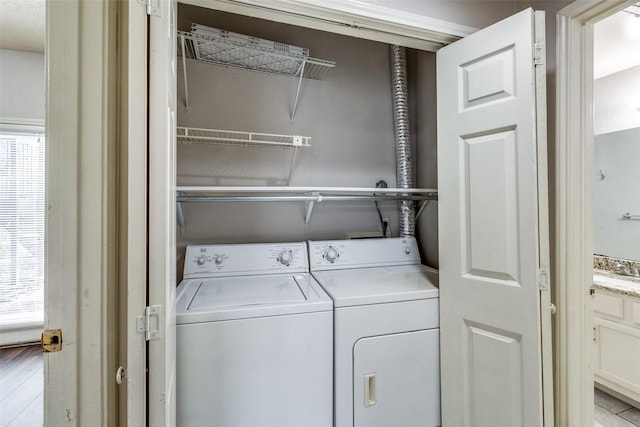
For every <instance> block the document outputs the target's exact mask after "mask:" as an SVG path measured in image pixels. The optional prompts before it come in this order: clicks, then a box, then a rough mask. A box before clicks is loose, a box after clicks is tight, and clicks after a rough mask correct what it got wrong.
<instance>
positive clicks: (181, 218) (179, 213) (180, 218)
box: [176, 193, 185, 229]
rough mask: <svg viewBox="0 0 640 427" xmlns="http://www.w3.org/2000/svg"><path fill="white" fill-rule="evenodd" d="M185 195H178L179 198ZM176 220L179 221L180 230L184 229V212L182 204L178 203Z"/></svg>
mask: <svg viewBox="0 0 640 427" xmlns="http://www.w3.org/2000/svg"><path fill="white" fill-rule="evenodd" d="M183 195H184V194H181V193H178V196H183ZM176 218H177V220H178V225H179V226H180V228H181V229H182V228H184V226H185V221H184V211H183V210H182V202H176Z"/></svg>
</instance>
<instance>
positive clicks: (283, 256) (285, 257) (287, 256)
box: [278, 251, 293, 265]
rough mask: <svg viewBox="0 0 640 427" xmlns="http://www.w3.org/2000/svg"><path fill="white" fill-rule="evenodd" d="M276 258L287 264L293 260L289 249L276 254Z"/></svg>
mask: <svg viewBox="0 0 640 427" xmlns="http://www.w3.org/2000/svg"><path fill="white" fill-rule="evenodd" d="M278 259H279V260H280V264H284V265H289V264H291V261H293V254H292V253H291V252H289V251H282V252H280V255H278Z"/></svg>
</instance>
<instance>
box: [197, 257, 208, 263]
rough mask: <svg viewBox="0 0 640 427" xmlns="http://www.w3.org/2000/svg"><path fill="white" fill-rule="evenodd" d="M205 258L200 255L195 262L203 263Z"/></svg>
mask: <svg viewBox="0 0 640 427" xmlns="http://www.w3.org/2000/svg"><path fill="white" fill-rule="evenodd" d="M206 260H207V259H206V258H205V257H204V255H200V256H199V257H198V259H197V260H196V264H198V265H204V263H205V261H206Z"/></svg>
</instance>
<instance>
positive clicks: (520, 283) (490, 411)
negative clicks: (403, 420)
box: [437, 9, 552, 427]
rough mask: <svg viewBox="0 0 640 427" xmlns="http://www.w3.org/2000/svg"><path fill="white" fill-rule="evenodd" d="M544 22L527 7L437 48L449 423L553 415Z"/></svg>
mask: <svg viewBox="0 0 640 427" xmlns="http://www.w3.org/2000/svg"><path fill="white" fill-rule="evenodd" d="M537 21H538V22H537ZM536 23H537V25H536ZM536 27H541V28H542V29H544V15H543V14H542V13H539V12H534V11H533V10H531V9H528V10H525V11H523V12H521V13H518V14H516V15H514V16H512V17H510V18H507V19H505V20H504V21H501V22H499V23H497V24H495V25H493V26H491V27H488V28H486V29H483V30H482V31H479V32H477V33H475V34H473V35H471V36H469V37H466V38H464V39H462V40H460V41H458V42H456V43H453V44H451V45H449V46H447V47H445V48H443V49H441V50H440V51H439V52H438V54H437V76H438V186H439V201H438V205H439V215H438V216H439V241H440V295H441V310H440V312H441V358H442V373H441V376H442V425H445V426H486V427H511V426H523V427H524V426H542V425H546V426H549V425H551V423H552V417H551V416H548V415H549V414H548V415H547V416H544V413H545V412H547V413H549V412H552V409H551V408H550V407H549V405H547V407H546V408H545V405H544V404H543V402H545V401H547V402H551V401H552V400H551V387H550V384H551V379H552V377H551V374H550V373H551V371H550V367H549V366H547V361H548V360H550V351H551V349H550V347H548V346H547V345H546V343H548V342H549V339H548V337H549V336H548V335H547V334H550V326H549V325H550V324H549V322H548V318H549V316H550V310H549V303H548V302H546V303H542V301H546V300H547V299H548V293H549V292H548V283H547V279H546V277H547V276H548V268H547V262H548V249H547V248H548V234H547V225H546V223H547V213H546V206H547V204H546V203H547V202H546V199H547V193H546V177H545V174H546V168H545V167H543V166H544V165H546V159H545V157H546V148H545V135H544V133H546V126H545V115H544V108H543V106H544V97H543V96H542V95H543V94H544V64H543V62H544V61H543V58H544V34H543V32H542V31H540V32H536V31H535V30H536ZM536 58H538V59H536ZM537 95H540V97H538V96H537ZM537 102H539V103H537ZM539 157H540V160H541V161H540V162H538V158H539ZM539 163H540V164H539ZM539 176H540V178H539ZM539 179H540V181H539ZM541 304H546V305H541ZM541 307H542V308H545V307H546V309H543V310H541ZM543 356H544V357H543ZM543 397H544V399H543Z"/></svg>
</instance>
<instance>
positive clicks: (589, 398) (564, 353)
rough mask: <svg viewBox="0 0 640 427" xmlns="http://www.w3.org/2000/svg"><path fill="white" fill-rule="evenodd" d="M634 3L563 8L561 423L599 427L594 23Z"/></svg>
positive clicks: (595, 0) (589, 1)
mask: <svg viewBox="0 0 640 427" xmlns="http://www.w3.org/2000/svg"><path fill="white" fill-rule="evenodd" d="M636 1H637V0H577V1H575V2H573V3H571V4H570V5H568V6H566V7H565V8H563V9H562V10H560V11H559V12H558V18H557V26H556V38H557V70H556V81H557V88H556V105H557V111H556V144H555V145H556V150H555V160H556V177H555V188H556V195H555V204H556V216H555V220H556V221H555V223H556V233H555V237H556V239H555V262H556V266H555V267H556V268H555V278H556V280H555V281H556V283H557V286H556V287H555V295H554V296H555V298H554V299H555V304H556V306H557V308H558V312H557V315H556V318H555V332H556V335H555V337H554V347H555V350H554V362H555V370H556V374H555V378H556V381H555V396H556V397H555V399H556V425H562V426H568V427H582V426H586V425H593V356H592V353H593V348H592V346H593V309H592V297H591V296H590V295H589V288H590V287H591V285H592V283H593V218H592V215H593V214H592V206H593V153H594V148H593V147H594V146H593V118H592V114H593V112H592V106H593V25H594V23H595V22H597V21H599V20H601V19H604V18H606V17H607V16H610V15H612V14H614V13H616V12H618V11H620V10H621V9H623V8H624V7H626V6H628V5H630V4H633V3H635V2H636Z"/></svg>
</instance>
